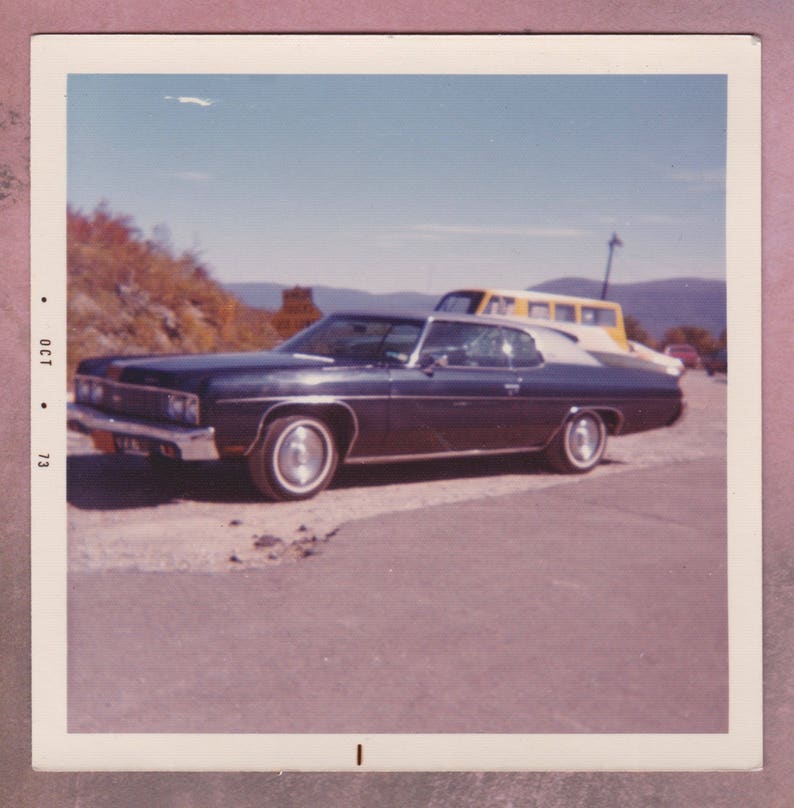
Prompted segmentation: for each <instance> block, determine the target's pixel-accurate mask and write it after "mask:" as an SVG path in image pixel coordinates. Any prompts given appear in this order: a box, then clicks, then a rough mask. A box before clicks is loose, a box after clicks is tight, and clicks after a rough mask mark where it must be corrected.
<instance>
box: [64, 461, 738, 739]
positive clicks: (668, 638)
mask: <svg viewBox="0 0 794 808" xmlns="http://www.w3.org/2000/svg"><path fill="white" fill-rule="evenodd" d="M558 479H559V478H558ZM565 479H566V481H564V482H560V483H559V484H558V485H556V486H551V487H548V488H545V489H542V490H538V491H529V492H526V491H525V492H521V493H518V494H510V495H506V496H501V497H490V498H488V499H480V500H475V501H470V502H466V503H456V504H452V505H441V506H436V507H431V508H425V509H422V510H414V511H405V512H400V513H396V514H391V515H380V516H378V517H376V518H370V519H364V520H360V521H356V522H352V523H348V524H346V525H345V526H344V527H343V528H342V529H341V530H339V532H338V533H337V534H336V535H334V536H333V537H332V538H329V539H328V540H327V541H318V542H313V543H312V545H311V546H310V547H309V550H310V554H309V555H307V556H305V557H303V558H302V559H301V560H300V563H294V564H279V565H277V566H274V567H270V568H259V569H242V570H240V571H239V572H238V573H237V574H229V573H199V574H197V573H189V572H188V573H173V572H170V573H156V572H141V571H130V572H124V571H96V570H77V571H73V572H72V573H71V575H70V581H69V584H70V595H69V731H70V732H340V733H341V732H372V733H375V732H527V733H530V732H532V733H535V732H563V733H570V732H624V733H625V732H654V733H655V732H725V731H726V729H727V718H728V713H727V708H728V698H727V696H728V693H727V687H728V671H727V606H726V597H727V595H726V542H725V537H726V525H725V506H726V499H725V497H726V493H725V491H726V483H725V464H724V459H722V458H719V457H711V458H706V459H701V460H693V461H683V462H676V463H662V464H659V465H657V466H653V467H649V468H644V469H640V470H637V471H633V470H631V469H628V470H625V471H623V472H620V473H615V474H609V475H603V476H601V477H592V478H590V477H588V478H577V479H576V482H575V484H570V482H568V481H567V478H565Z"/></svg>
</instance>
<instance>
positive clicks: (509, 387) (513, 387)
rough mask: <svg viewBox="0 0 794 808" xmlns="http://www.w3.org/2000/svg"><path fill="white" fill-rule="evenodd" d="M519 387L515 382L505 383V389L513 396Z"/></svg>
mask: <svg viewBox="0 0 794 808" xmlns="http://www.w3.org/2000/svg"><path fill="white" fill-rule="evenodd" d="M520 389H521V385H520V384H517V383H516V382H508V383H507V384H506V385H505V390H507V392H508V393H509V394H510V395H511V396H514V395H515V394H516V393H517V392H518V391H519V390H520Z"/></svg>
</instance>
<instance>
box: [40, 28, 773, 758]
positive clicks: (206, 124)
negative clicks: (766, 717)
mask: <svg viewBox="0 0 794 808" xmlns="http://www.w3.org/2000/svg"><path fill="white" fill-rule="evenodd" d="M32 57H33V62H32V127H33V128H32V131H33V142H32V155H33V156H32V177H33V188H32V194H33V203H32V204H33V209H32V216H33V226H32V256H33V258H32V298H31V305H32V323H33V325H32V328H33V334H32V340H33V345H34V348H35V349H36V350H35V351H34V357H33V368H32V436H33V452H34V456H35V457H36V461H37V462H36V463H34V468H33V474H32V476H33V480H32V485H33V506H32V507H33V537H32V567H33V615H32V617H33V742H34V765H36V766H37V767H39V768H44V769H147V770H153V769H158V770H159V769H165V770H169V769H181V770H190V769H215V770H221V769H224V770H229V769H245V770H273V769H304V770H319V769H325V770H398V769H403V770H420V769H421V770H452V769H477V770H484V769H504V770H516V769H623V770H631V769H635V770H636V769H667V770H680V769H740V768H745V769H746V768H755V767H758V766H760V765H761V763H762V761H761V670H760V660H761V639H760V591H761V590H760V585H761V580H760V575H761V573H760V544H761V531H760V512H761V485H760V450H761V439H760V426H761V405H760V360H761V347H760V129H759V127H760V109H759V99H760V78H759V64H760V45H759V43H758V42H757V41H755V40H754V39H753V38H752V37H746V36H702V37H701V36H687V37H675V36H609V37H587V36H565V37H533V36H510V37H498V36H465V37H460V36H455V37H439V36H405V37H385V36H384V37H380V36H365V37H345V36H245V37H223V36H211V37H192V36H43V37H34V39H33V43H32ZM729 355H730V370H729V369H728V356H729Z"/></svg>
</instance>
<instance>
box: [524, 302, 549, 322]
mask: <svg viewBox="0 0 794 808" xmlns="http://www.w3.org/2000/svg"><path fill="white" fill-rule="evenodd" d="M527 306H528V308H527V314H528V315H529V316H530V317H534V318H536V319H537V320H548V319H549V316H550V315H549V304H548V303H533V302H532V301H530V302H529V303H528V304H527Z"/></svg>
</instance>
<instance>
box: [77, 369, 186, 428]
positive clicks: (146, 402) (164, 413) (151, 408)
mask: <svg viewBox="0 0 794 808" xmlns="http://www.w3.org/2000/svg"><path fill="white" fill-rule="evenodd" d="M81 380H83V381H88V382H91V383H92V384H101V386H102V389H103V394H102V399H101V401H99V402H96V403H94V402H92V401H90V400H89V399H88V398H80V397H79V393H78V390H79V388H80V382H81ZM75 396H76V398H77V400H78V401H81V402H82V403H85V404H92V403H93V406H95V407H97V408H98V409H100V410H103V411H105V412H113V413H119V414H122V413H123V414H124V415H137V416H140V417H143V418H148V419H152V420H156V421H173V420H174V418H171V417H169V415H168V401H169V398H170V397H171V396H180V397H183V398H192V399H195V396H194V395H192V394H190V393H185V392H183V391H181V390H165V389H163V388H161V387H149V386H147V385H142V384H125V383H123V382H117V381H112V380H111V379H108V378H106V377H103V378H99V377H96V376H77V377H76V378H75Z"/></svg>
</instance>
